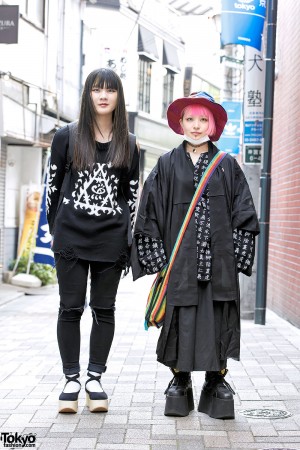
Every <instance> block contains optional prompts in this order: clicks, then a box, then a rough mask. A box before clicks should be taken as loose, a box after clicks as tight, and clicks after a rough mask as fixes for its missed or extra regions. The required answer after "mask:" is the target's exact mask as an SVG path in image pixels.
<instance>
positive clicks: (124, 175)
mask: <svg viewBox="0 0 300 450" xmlns="http://www.w3.org/2000/svg"><path fill="white" fill-rule="evenodd" d="M68 145H69V129H68V127H67V126H66V127H63V128H62V129H60V130H58V131H57V132H56V134H55V136H54V139H53V142H52V147H51V161H50V167H49V174H48V188H47V218H48V222H49V227H50V233H51V234H52V235H53V236H54V239H53V251H54V252H55V253H60V254H62V255H64V256H67V257H70V258H72V255H73V258H74V259H76V258H81V259H88V260H90V261H111V262H113V261H117V260H118V259H120V258H122V255H124V253H126V252H127V249H128V224H129V223H130V218H131V225H132V226H133V220H134V216H135V208H136V198H137V191H138V184H139V155H138V149H137V147H136V148H135V151H134V154H133V158H132V162H131V167H130V169H129V171H127V170H126V169H115V168H114V167H112V166H111V164H110V162H108V161H107V151H108V148H109V143H105V144H101V143H99V142H97V144H96V163H95V164H94V165H93V167H92V169H91V170H84V171H80V172H78V171H76V170H74V169H73V168H72V165H71V169H70V171H69V172H67V173H66V171H65V168H66V164H67V150H68ZM65 176H68V177H69V179H68V183H67V186H66V189H65V191H64V197H63V199H62V200H61V203H60V204H58V203H59V195H60V190H61V187H62V183H63V179H64V177H65Z"/></svg>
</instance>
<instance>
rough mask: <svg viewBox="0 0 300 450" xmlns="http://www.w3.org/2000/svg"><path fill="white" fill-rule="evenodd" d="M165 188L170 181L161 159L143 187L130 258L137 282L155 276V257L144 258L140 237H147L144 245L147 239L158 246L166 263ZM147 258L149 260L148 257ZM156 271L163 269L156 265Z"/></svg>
mask: <svg viewBox="0 0 300 450" xmlns="http://www.w3.org/2000/svg"><path fill="white" fill-rule="evenodd" d="M166 185H167V180H166V178H165V176H164V171H163V168H162V163H161V159H159V161H158V163H157V165H156V166H155V167H154V168H153V169H152V171H151V172H150V174H149V176H148V178H147V180H146V181H145V183H144V186H143V190H142V193H141V199H140V204H139V208H138V211H137V217H136V223H135V229H134V239H133V244H132V254H131V264H132V273H133V279H134V280H136V279H138V278H140V277H142V276H144V275H146V274H150V273H153V271H151V269H150V265H151V260H152V262H153V255H152V256H151V258H149V257H146V258H142V254H141V250H142V249H141V236H143V237H144V239H143V242H146V241H145V239H147V242H151V245H152V246H153V245H156V243H158V246H159V249H160V256H159V257H161V258H162V261H163V262H164V263H165V261H166V258H165V256H164V253H165V252H164V251H162V250H163V236H164V227H165V213H166V202H167V189H166ZM139 247H140V248H139ZM155 251H156V250H155ZM151 253H152V252H151ZM148 255H149V256H150V254H149V253H148ZM147 266H148V267H147ZM155 267H158V269H157V270H159V268H160V267H159V266H157V265H155ZM155 271H156V270H155Z"/></svg>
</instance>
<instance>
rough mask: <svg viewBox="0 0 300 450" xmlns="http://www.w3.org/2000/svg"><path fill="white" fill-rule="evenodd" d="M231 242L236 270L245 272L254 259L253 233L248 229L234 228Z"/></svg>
mask: <svg viewBox="0 0 300 450" xmlns="http://www.w3.org/2000/svg"><path fill="white" fill-rule="evenodd" d="M233 242H234V254H235V258H236V262H237V269H238V272H242V273H247V271H248V270H249V269H250V268H251V267H252V264H253V260H254V249H255V246H254V244H255V241H254V235H253V233H250V232H249V231H245V230H237V229H235V230H234V231H233Z"/></svg>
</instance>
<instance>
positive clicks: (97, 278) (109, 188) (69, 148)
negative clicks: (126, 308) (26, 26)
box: [47, 69, 139, 413]
mask: <svg viewBox="0 0 300 450" xmlns="http://www.w3.org/2000/svg"><path fill="white" fill-rule="evenodd" d="M71 130H73V131H71ZM71 133H74V134H73V135H72V136H74V139H72V136H71ZM70 155H72V156H70ZM138 185H139V151H138V146H137V145H136V143H135V137H134V136H133V135H131V134H130V133H129V131H128V125H127V113H126V108H125V100H124V92H123V87H122V82H121V79H120V78H119V76H118V75H117V74H116V73H115V72H114V71H113V70H111V69H97V70H94V71H93V72H91V73H90V74H89V75H88V77H87V79H86V82H85V86H84V89H83V93H82V98H81V108H80V115H79V120H78V122H77V123H76V124H75V125H74V124H73V126H72V127H71V126H65V127H63V128H61V129H60V130H58V131H57V132H56V134H55V136H54V139H53V142H52V147H51V161H50V166H49V174H48V184H47V217H48V222H49V228H50V233H51V234H52V236H53V245H52V249H53V251H54V254H55V262H56V270H57V277H58V284H59V294H60V306H59V314H58V322H57V338H58V346H59V350H60V355H61V359H62V365H63V373H64V374H65V377H66V384H65V387H64V389H63V392H62V393H61V395H60V397H59V412H73V413H74V412H77V409H78V395H79V392H80V388H81V384H80V382H79V376H80V375H79V373H80V364H79V354H80V319H81V316H82V313H83V311H84V306H85V298H86V291H87V280H88V274H89V273H90V279H91V288H90V307H91V310H92V317H93V323H92V329H91V334H90V352H89V363H88V368H87V369H88V374H87V375H88V380H87V382H86V384H85V390H86V398H87V406H88V407H89V409H90V411H91V412H96V411H107V410H108V399H107V395H106V393H105V392H104V390H103V389H102V386H101V375H102V373H104V372H105V370H106V362H107V358H108V354H109V351H110V348H111V344H112V340H113V335H114V324H115V322H114V312H115V299H116V293H117V289H118V285H119V281H120V277H121V272H122V270H123V269H125V270H126V269H127V268H128V265H129V251H130V246H131V232H132V231H131V229H132V226H133V220H134V216H135V207H136V198H137V191H138Z"/></svg>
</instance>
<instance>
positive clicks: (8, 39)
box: [0, 5, 19, 44]
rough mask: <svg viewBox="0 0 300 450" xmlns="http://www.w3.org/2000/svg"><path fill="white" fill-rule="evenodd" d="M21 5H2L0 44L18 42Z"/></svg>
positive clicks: (0, 9) (0, 12) (0, 13)
mask: <svg viewBox="0 0 300 450" xmlns="http://www.w3.org/2000/svg"><path fill="white" fill-rule="evenodd" d="M18 27H19V6H7V5H0V44H17V43H18Z"/></svg>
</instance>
